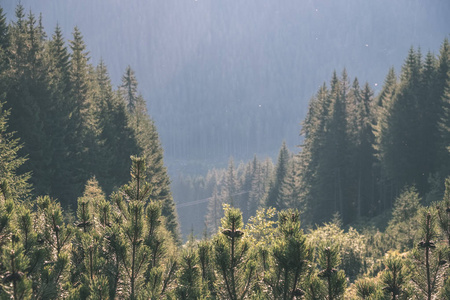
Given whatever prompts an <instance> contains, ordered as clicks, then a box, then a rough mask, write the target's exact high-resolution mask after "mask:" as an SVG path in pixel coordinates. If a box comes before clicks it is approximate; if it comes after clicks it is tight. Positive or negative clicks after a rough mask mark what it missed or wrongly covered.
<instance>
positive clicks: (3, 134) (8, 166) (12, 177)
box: [0, 102, 31, 199]
mask: <svg viewBox="0 0 450 300" xmlns="http://www.w3.org/2000/svg"><path fill="white" fill-rule="evenodd" d="M9 114H10V113H9V110H5V109H4V103H2V102H0V157H1V159H0V185H1V187H2V188H1V191H0V192H1V194H3V197H4V198H5V199H6V194H8V195H9V196H8V197H11V198H12V199H24V198H27V196H28V194H29V192H30V187H31V186H30V184H29V183H28V179H29V177H30V174H28V173H25V174H22V175H21V174H19V173H18V172H19V168H20V167H21V166H22V165H23V164H24V163H25V161H26V159H25V158H23V157H20V156H19V155H18V152H19V150H20V148H21V147H22V146H21V145H20V144H19V140H18V139H16V138H14V135H13V134H12V133H10V132H9V131H8V117H9Z"/></svg>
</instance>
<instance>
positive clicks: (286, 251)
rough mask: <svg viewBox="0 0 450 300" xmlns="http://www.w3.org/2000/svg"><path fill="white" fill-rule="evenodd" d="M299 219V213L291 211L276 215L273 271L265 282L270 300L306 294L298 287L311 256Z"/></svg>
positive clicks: (298, 296)
mask: <svg viewBox="0 0 450 300" xmlns="http://www.w3.org/2000/svg"><path fill="white" fill-rule="evenodd" d="M299 217H300V214H299V213H298V211H294V210H286V211H283V212H280V213H279V214H278V229H277V231H278V234H277V235H278V238H277V239H276V240H275V241H274V245H273V248H272V251H271V253H272V256H273V265H272V266H271V268H272V270H271V272H270V275H269V276H267V277H266V278H264V281H265V282H266V283H267V284H268V285H269V287H270V291H271V294H272V297H273V299H297V298H300V297H301V296H303V295H304V293H305V292H304V291H302V290H301V289H300V284H301V281H302V277H303V276H304V275H305V272H306V270H307V268H308V261H309V260H311V252H310V249H309V248H308V246H307V242H306V236H305V235H304V234H303V231H302V230H301V229H300V220H299Z"/></svg>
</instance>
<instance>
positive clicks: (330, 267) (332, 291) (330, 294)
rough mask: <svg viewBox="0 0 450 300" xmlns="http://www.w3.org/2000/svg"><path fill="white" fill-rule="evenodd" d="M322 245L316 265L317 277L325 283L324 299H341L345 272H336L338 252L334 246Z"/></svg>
mask: <svg viewBox="0 0 450 300" xmlns="http://www.w3.org/2000/svg"><path fill="white" fill-rule="evenodd" d="M329 245H330V244H324V245H322V246H321V247H320V248H319V259H318V263H319V265H320V267H321V269H322V270H321V271H320V272H319V273H318V274H317V277H319V278H320V279H322V280H323V281H325V282H326V286H327V293H326V299H328V300H333V299H342V298H343V296H344V292H345V288H346V279H345V272H344V271H343V270H337V269H336V268H337V267H338V266H339V264H340V256H339V251H338V248H337V247H336V246H329Z"/></svg>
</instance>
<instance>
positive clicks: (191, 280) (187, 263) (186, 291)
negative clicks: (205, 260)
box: [176, 249, 208, 300]
mask: <svg viewBox="0 0 450 300" xmlns="http://www.w3.org/2000/svg"><path fill="white" fill-rule="evenodd" d="M198 264H199V259H198V255H197V253H196V252H195V251H194V250H193V249H187V250H185V251H184V252H183V253H182V254H181V259H180V270H179V271H178V275H177V278H178V282H177V288H176V295H177V296H176V299H183V300H188V299H190V300H197V299H207V296H208V294H207V293H206V291H205V286H204V285H203V281H202V272H201V268H200V267H199V265H198Z"/></svg>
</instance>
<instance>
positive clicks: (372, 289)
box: [355, 278, 383, 300]
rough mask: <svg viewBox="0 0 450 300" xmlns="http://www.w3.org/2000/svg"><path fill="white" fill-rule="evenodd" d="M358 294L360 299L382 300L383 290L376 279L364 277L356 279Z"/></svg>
mask: <svg viewBox="0 0 450 300" xmlns="http://www.w3.org/2000/svg"><path fill="white" fill-rule="evenodd" d="M355 286H356V295H357V297H358V299H364V300H378V299H379V300H381V299H383V298H382V294H383V293H382V291H381V289H380V287H379V286H378V283H377V282H376V281H375V280H374V279H368V278H362V279H358V280H357V281H355Z"/></svg>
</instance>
